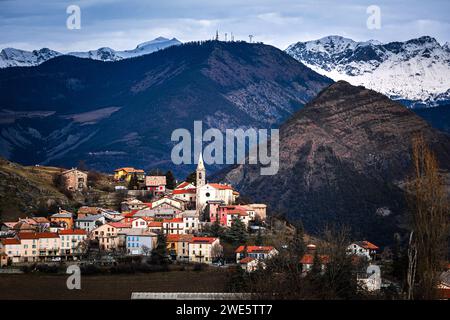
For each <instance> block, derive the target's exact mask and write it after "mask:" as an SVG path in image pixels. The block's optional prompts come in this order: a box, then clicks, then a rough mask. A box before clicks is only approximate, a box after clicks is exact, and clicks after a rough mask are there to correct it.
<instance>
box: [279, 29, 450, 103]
mask: <svg viewBox="0 0 450 320" xmlns="http://www.w3.org/2000/svg"><path fill="white" fill-rule="evenodd" d="M286 52H287V53H288V54H290V55H291V56H292V57H294V58H295V59H297V60H299V61H300V62H302V63H304V64H305V65H306V66H308V67H310V68H311V69H313V70H314V71H316V72H318V73H320V74H323V75H325V76H327V77H329V78H331V79H333V80H335V81H338V80H345V81H347V82H349V83H351V84H353V85H363V86H365V87H366V88H370V89H372V90H375V91H378V92H381V93H383V94H386V95H387V96H389V97H391V98H393V99H402V100H413V101H416V102H420V103H423V104H427V105H436V104H438V103H439V102H440V101H445V100H447V98H448V97H449V96H450V95H449V89H450V48H449V43H446V44H444V45H442V46H441V45H440V44H439V43H438V42H437V41H436V40H435V39H434V38H431V37H427V36H425V37H420V38H417V39H411V40H408V41H405V42H390V43H387V44H383V43H380V42H379V41H376V40H369V41H366V42H356V41H354V40H352V39H348V38H344V37H341V36H328V37H324V38H321V39H318V40H314V41H307V42H298V43H295V44H292V45H290V46H289V47H288V48H287V49H286Z"/></svg>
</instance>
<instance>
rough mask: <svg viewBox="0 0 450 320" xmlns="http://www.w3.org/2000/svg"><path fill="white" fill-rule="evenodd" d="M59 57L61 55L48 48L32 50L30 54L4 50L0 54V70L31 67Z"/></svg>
mask: <svg viewBox="0 0 450 320" xmlns="http://www.w3.org/2000/svg"><path fill="white" fill-rule="evenodd" d="M59 55H61V53H59V52H57V51H53V50H50V49H48V48H42V49H40V50H33V51H31V52H30V51H25V50H20V49H14V48H5V49H3V50H2V51H1V52H0V68H7V67H22V66H33V65H37V64H40V63H42V62H44V61H47V60H48V59H51V58H54V57H57V56H59Z"/></svg>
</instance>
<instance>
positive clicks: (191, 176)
mask: <svg viewBox="0 0 450 320" xmlns="http://www.w3.org/2000/svg"><path fill="white" fill-rule="evenodd" d="M186 182H189V183H192V184H193V185H194V186H195V185H196V184H197V172H195V171H193V172H191V173H190V174H189V175H188V176H187V177H186Z"/></svg>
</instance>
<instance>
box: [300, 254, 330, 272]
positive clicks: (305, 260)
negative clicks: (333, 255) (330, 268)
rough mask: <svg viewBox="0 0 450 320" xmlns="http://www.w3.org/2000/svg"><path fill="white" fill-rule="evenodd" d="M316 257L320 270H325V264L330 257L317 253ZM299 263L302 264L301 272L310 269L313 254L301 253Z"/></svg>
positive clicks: (312, 262)
mask: <svg viewBox="0 0 450 320" xmlns="http://www.w3.org/2000/svg"><path fill="white" fill-rule="evenodd" d="M317 257H318V258H319V261H320V267H321V270H325V267H326V265H327V264H328V263H329V262H330V257H329V256H327V255H318V256H317ZM300 264H301V265H302V272H305V273H306V272H308V271H310V270H311V268H312V266H313V264H314V255H313V254H310V253H307V254H305V255H303V257H302V258H301V259H300Z"/></svg>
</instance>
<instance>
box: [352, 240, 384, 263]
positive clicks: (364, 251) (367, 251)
mask: <svg viewBox="0 0 450 320" xmlns="http://www.w3.org/2000/svg"><path fill="white" fill-rule="evenodd" d="M379 249H380V248H379V247H378V246H376V245H374V244H373V243H371V242H369V241H366V240H364V241H356V242H353V243H351V244H350V245H349V246H348V247H347V252H348V254H352V255H356V256H360V257H366V258H367V259H368V260H372V259H373V258H374V257H375V255H376V254H377V252H378V250H379Z"/></svg>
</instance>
